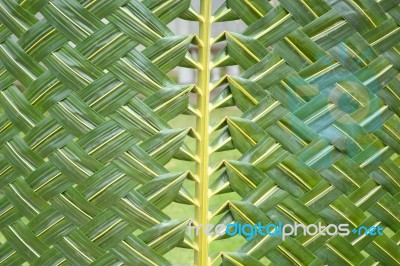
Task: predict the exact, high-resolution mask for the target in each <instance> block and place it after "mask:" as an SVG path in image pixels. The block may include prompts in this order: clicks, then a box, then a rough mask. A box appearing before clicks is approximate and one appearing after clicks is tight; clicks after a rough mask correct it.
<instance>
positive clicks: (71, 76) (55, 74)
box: [0, 0, 197, 265]
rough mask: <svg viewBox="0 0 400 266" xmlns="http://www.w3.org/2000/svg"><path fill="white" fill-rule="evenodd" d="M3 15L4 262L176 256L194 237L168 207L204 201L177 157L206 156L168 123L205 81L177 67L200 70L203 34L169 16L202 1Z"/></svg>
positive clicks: (89, 5)
mask: <svg viewBox="0 0 400 266" xmlns="http://www.w3.org/2000/svg"><path fill="white" fill-rule="evenodd" d="M39 12H40V14H41V15H40V14H39ZM0 14H1V19H0V36H1V37H0V38H1V41H0V58H1V63H0V104H1V108H0V126H1V129H0V189H1V193H0V206H1V208H0V209H1V210H0V229H1V242H2V244H1V245H0V264H4V263H6V264H10V263H11V264H23V263H24V262H28V263H29V264H31V265H43V264H44V265H55V264H70V265H88V264H96V265H110V263H111V264H121V263H125V264H133V265H170V264H173V263H171V262H169V261H168V260H167V259H165V258H164V257H163V255H164V254H166V253H167V252H169V251H171V250H173V249H176V248H189V249H191V248H193V247H194V245H193V243H192V241H191V240H190V237H188V236H186V234H185V230H186V226H187V223H188V221H183V220H182V219H180V217H174V216H172V217H170V216H168V215H167V214H166V213H165V212H164V211H163V209H165V208H166V207H168V206H169V205H170V204H171V203H173V202H175V203H180V204H188V205H192V204H194V203H195V199H194V198H193V196H192V195H191V193H190V192H189V191H188V190H187V189H185V188H184V186H183V184H184V182H185V181H186V180H191V181H193V180H194V177H193V175H192V174H191V173H190V172H189V171H185V172H174V171H171V170H169V169H168V168H167V167H165V166H166V165H167V164H168V163H169V162H170V161H171V160H172V159H178V160H180V159H183V160H186V161H192V160H194V159H195V155H193V154H192V152H191V151H190V149H189V147H188V146H187V144H186V143H185V140H186V139H187V138H188V137H193V136H195V134H194V133H193V130H192V129H190V128H182V129H174V128H172V127H171V126H170V125H169V124H168V122H169V120H171V119H173V118H175V117H176V116H179V115H181V114H183V113H191V111H190V110H189V109H193V107H190V106H189V94H190V93H191V92H192V91H193V90H194V88H195V86H194V85H193V84H186V85H179V84H176V83H175V82H174V81H173V79H172V78H171V77H169V76H168V74H169V72H171V71H172V70H174V69H175V68H176V67H178V66H183V65H189V66H190V67H194V68H196V67H197V66H196V62H195V61H194V60H193V58H194V57H193V56H192V55H191V54H190V53H189V51H188V50H189V46H190V45H191V44H192V43H194V41H193V40H194V37H195V36H194V35H179V36H175V35H174V34H173V33H172V31H171V30H170V29H169V28H168V27H167V26H166V24H168V23H169V22H171V21H173V20H175V19H177V18H178V17H179V16H183V17H185V16H186V17H190V16H194V15H195V13H194V11H193V9H192V8H191V7H190V1H169V2H168V3H164V1H111V2H110V1H80V2H78V1H74V0H71V1H58V0H56V1H50V2H49V1H47V2H45V1H24V2H21V3H20V4H18V3H17V2H15V1H8V0H7V1H1V2H0ZM38 18H40V19H39V20H38ZM141 46H143V47H141ZM189 217H190V216H188V218H189ZM3 237H4V238H5V239H4V240H3Z"/></svg>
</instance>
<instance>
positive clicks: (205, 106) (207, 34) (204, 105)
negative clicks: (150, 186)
mask: <svg viewBox="0 0 400 266" xmlns="http://www.w3.org/2000/svg"><path fill="white" fill-rule="evenodd" d="M200 13H201V14H200V15H201V21H200V34H199V39H200V43H199V64H200V69H199V75H198V77H199V78H198V82H197V84H198V85H197V86H198V88H199V90H198V99H197V104H198V106H197V108H198V109H199V114H200V115H199V116H198V117H197V121H196V130H197V133H198V135H199V136H200V137H199V139H198V140H197V143H196V151H197V155H198V158H199V160H198V162H197V163H196V173H197V175H198V177H199V181H198V183H197V184H196V198H197V199H198V203H199V204H198V206H197V207H196V220H197V222H198V223H199V224H208V223H209V217H208V203H209V193H208V190H209V171H208V166H209V155H210V154H209V141H210V140H209V116H210V108H209V100H210V99H209V96H210V85H209V84H210V68H211V60H210V59H211V58H210V53H211V49H210V48H211V21H212V20H211V1H208V0H203V1H201V6H200ZM208 245H209V239H208V236H207V235H206V234H205V233H204V232H200V234H199V235H198V236H196V250H195V265H198V266H203V265H204V266H205V265H209V264H210V262H209V258H208Z"/></svg>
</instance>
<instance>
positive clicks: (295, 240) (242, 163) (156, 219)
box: [0, 0, 400, 265]
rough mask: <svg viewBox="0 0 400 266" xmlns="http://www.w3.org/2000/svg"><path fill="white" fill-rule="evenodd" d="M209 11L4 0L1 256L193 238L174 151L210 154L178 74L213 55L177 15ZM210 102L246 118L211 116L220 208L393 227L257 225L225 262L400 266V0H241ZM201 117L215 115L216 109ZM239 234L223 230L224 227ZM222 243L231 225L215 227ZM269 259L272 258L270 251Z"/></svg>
mask: <svg viewBox="0 0 400 266" xmlns="http://www.w3.org/2000/svg"><path fill="white" fill-rule="evenodd" d="M178 17H180V18H183V19H187V20H194V21H196V20H199V19H201V18H200V16H199V15H198V14H197V13H196V11H194V10H193V9H192V8H190V1H189V0H187V1H186V0H170V1H164V0H145V1H138V0H131V1H127V0H116V1H106V0H94V1H87V0H80V1H77V0H67V1H62V0H53V1H49V0H43V1H42V0H40V1H30V0H27V1H14V0H0V22H1V23H2V24H1V25H0V58H1V63H0V103H1V107H2V109H3V110H2V113H0V147H1V149H0V189H1V191H2V194H1V199H0V206H1V209H0V229H1V233H2V234H3V235H4V237H5V239H6V240H5V242H4V243H2V244H1V246H0V264H1V265H21V264H23V263H24V262H28V263H30V264H32V265H88V264H93V265H122V264H125V265H169V264H170V262H169V261H168V260H167V259H166V258H164V257H163V255H164V254H165V253H167V252H168V251H170V250H171V249H174V248H178V247H184V248H196V246H195V245H194V244H193V243H192V240H191V239H190V238H189V237H188V236H187V235H185V230H186V226H187V221H183V220H176V219H174V217H169V216H168V215H166V214H165V213H164V212H163V209H164V208H165V207H166V206H167V205H169V204H170V203H171V202H173V201H175V202H179V203H182V204H189V205H190V204H196V199H195V198H193V196H191V195H190V193H189V192H188V191H187V190H186V189H185V187H184V186H183V183H184V181H185V180H189V181H190V182H192V181H194V182H196V180H197V178H198V177H197V176H196V175H195V174H193V173H191V172H190V171H186V172H179V173H174V172H169V171H168V169H167V167H165V165H166V164H167V163H168V162H170V161H171V159H173V158H174V159H178V160H182V161H196V160H197V161H198V160H199V159H198V158H197V157H196V154H193V152H192V151H191V150H190V148H189V147H188V145H186V142H185V139H186V137H187V136H188V137H190V138H199V136H198V134H197V132H196V131H195V130H193V129H191V128H185V129H174V128H171V126H170V125H169V124H168V121H169V120H171V119H172V118H174V117H176V116H178V115H181V114H182V115H183V114H184V115H190V116H192V117H193V118H194V117H196V116H200V115H201V114H199V113H198V109H197V106H195V105H193V106H192V104H190V103H189V94H196V93H199V92H198V91H197V87H196V86H195V85H192V84H189V85H179V84H176V82H175V81H174V80H173V79H172V78H170V77H169V76H168V73H169V72H170V71H171V70H172V69H174V68H176V67H177V66H183V67H190V68H198V67H199V65H198V63H197V62H196V60H195V57H193V56H192V55H191V54H190V53H189V52H188V49H189V46H190V45H191V44H192V45H194V46H195V45H200V44H201V40H198V38H197V37H196V36H194V35H190V36H176V35H175V34H174V33H173V32H172V31H171V30H170V29H169V28H168V26H167V25H168V23H169V22H171V21H173V20H174V19H177V18H178ZM213 18H214V22H220V21H231V20H239V19H240V20H242V21H243V22H244V23H245V24H247V26H248V27H247V28H246V29H245V30H244V31H243V32H241V33H233V32H223V33H221V34H220V35H219V36H218V37H216V38H215V39H214V40H213V41H214V43H219V42H225V43H226V49H222V50H221V51H220V52H219V53H218V54H217V55H216V56H215V57H214V59H213V64H212V66H213V67H216V68H217V67H222V66H230V65H239V66H240V67H241V69H243V72H242V73H241V74H240V75H239V76H225V77H223V78H222V79H220V80H218V81H216V82H214V83H213V84H212V89H213V91H214V92H213V94H212V96H213V97H212V99H211V103H210V108H211V109H212V110H216V109H219V108H225V107H229V106H236V107H237V108H239V109H240V111H241V112H242V116H241V117H232V116H229V113H227V115H228V116H227V117H226V118H224V119H223V120H221V121H220V122H219V123H216V124H215V125H212V127H211V130H210V131H211V132H210V134H211V133H212V134H215V135H217V136H219V137H218V138H216V141H215V142H214V143H212V146H211V147H210V153H214V152H215V153H216V152H220V151H226V150H233V149H237V150H238V151H239V152H240V153H241V154H242V155H241V157H240V158H238V159H237V160H223V161H222V162H220V163H218V164H217V165H215V166H212V167H210V168H211V170H210V174H215V175H216V177H215V182H214V183H213V184H212V185H211V187H210V200H211V201H212V200H213V197H212V196H216V195H218V194H223V193H228V192H234V193H236V194H237V195H239V196H240V198H241V200H233V201H229V202H226V203H225V204H223V205H222V206H220V207H219V208H217V209H216V210H212V212H211V214H210V216H211V217H219V215H222V218H221V220H222V221H224V222H225V223H226V222H231V221H238V222H242V223H257V222H258V221H261V222H262V223H268V222H277V221H282V222H286V223H293V222H298V223H303V224H311V223H318V222H321V223H322V224H329V223H335V224H339V223H349V224H350V225H351V226H352V227H359V226H367V227H369V226H372V225H380V226H382V227H384V228H385V230H384V235H383V236H372V235H370V236H361V237H359V236H356V235H350V236H348V237H342V236H337V235H336V236H330V235H328V234H327V235H325V236H322V235H318V236H303V235H300V236H297V237H290V238H288V239H287V240H285V241H282V240H281V239H280V238H279V237H278V238H276V237H268V236H257V237H255V238H254V239H252V240H251V241H248V242H246V244H244V245H243V246H242V247H240V248H239V249H238V250H236V251H235V252H224V251H223V250H222V251H221V252H220V253H218V254H210V256H211V262H215V263H222V264H223V265H258V264H260V265H262V263H263V262H265V261H268V262H269V263H271V264H272V265H292V264H295V265H323V264H329V265H376V264H382V265H400V259H399V258H400V248H399V245H400V218H399V217H398V215H399V213H400V204H399V202H400V174H399V173H400V170H399V166H400V157H399V154H400V133H399V131H400V119H399V114H400V98H399V97H400V79H399V77H400V76H399V71H400V44H399V41H400V4H399V3H398V1H396V0H381V1H375V0H366V1H361V0H354V1H351V0H337V1H334V0H326V1H320V0H301V1H297V0H280V1H279V4H278V5H275V4H274V5H272V4H269V3H268V1H263V0H256V1H247V0H227V1H226V3H224V5H223V6H221V7H220V8H219V9H218V10H217V11H216V13H215V15H214V17H213ZM203 115H204V114H203ZM225 237H226V236H225ZM213 240H215V241H218V240H217V239H213ZM260 260H263V262H260Z"/></svg>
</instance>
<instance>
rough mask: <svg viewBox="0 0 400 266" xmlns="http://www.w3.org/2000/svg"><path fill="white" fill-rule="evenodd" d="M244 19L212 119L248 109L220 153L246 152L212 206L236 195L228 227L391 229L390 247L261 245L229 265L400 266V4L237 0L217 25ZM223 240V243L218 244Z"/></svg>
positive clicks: (299, 241) (346, 240)
mask: <svg viewBox="0 0 400 266" xmlns="http://www.w3.org/2000/svg"><path fill="white" fill-rule="evenodd" d="M231 20H242V21H243V22H244V23H245V24H246V25H247V27H246V29H245V30H244V31H242V32H240V33H236V32H223V33H221V34H220V35H219V36H218V37H217V38H215V39H214V42H215V43H219V42H224V43H226V47H225V49H222V50H221V51H220V52H219V53H218V54H217V55H216V56H215V57H214V59H213V66H214V67H221V66H230V65H239V66H240V67H241V68H242V69H243V71H242V73H241V74H240V75H238V76H229V75H227V76H224V77H223V78H221V79H220V80H218V81H217V82H215V83H214V86H213V89H214V90H215V91H216V92H218V93H216V96H215V97H214V98H213V99H212V109H217V108H222V107H227V106H237V107H238V108H239V109H240V110H241V111H242V113H243V114H242V115H241V116H240V117H230V116H228V117H226V118H224V119H223V120H222V121H220V122H218V123H217V124H216V126H215V129H223V132H222V133H220V135H219V136H220V137H218V138H217V141H215V143H214V145H213V146H212V149H211V150H212V151H214V152H219V151H225V150H231V149H234V148H236V149H238V150H239V151H240V153H241V156H240V157H239V158H238V159H237V160H224V161H222V162H221V163H220V164H217V165H216V167H215V170H214V172H215V171H217V170H221V171H222V173H221V174H220V175H219V176H218V178H217V180H216V181H215V183H214V184H212V185H211V190H212V193H211V194H212V195H216V194H220V193H227V192H230V191H234V192H236V193H237V194H239V195H240V196H241V200H234V201H228V202H226V203H224V204H223V205H221V206H220V207H219V208H217V210H216V211H215V212H214V213H213V214H212V217H215V216H217V215H220V214H224V216H223V217H222V218H221V220H220V222H218V223H221V222H225V223H227V222H232V221H237V222H239V223H242V224H243V223H250V224H257V222H259V221H261V223H262V224H268V223H274V224H277V223H278V222H283V223H290V224H293V223H295V222H297V223H301V224H306V225H308V224H318V223H322V225H327V224H341V223H347V224H349V225H350V228H357V227H360V226H366V227H370V226H372V225H375V226H377V225H379V226H381V227H383V228H385V230H384V234H383V235H382V236H377V235H375V236H372V235H368V236H357V235H350V236H339V235H335V236H330V235H327V234H325V235H316V236H311V235H308V236H304V235H302V234H300V235H298V236H296V237H291V238H288V239H286V240H285V241H282V240H281V239H280V238H279V237H271V236H269V235H266V236H262V235H257V236H256V237H254V238H253V239H252V240H250V241H248V242H246V243H245V244H244V245H242V246H241V247H240V248H238V249H237V250H236V251H235V252H224V250H221V253H219V254H218V255H216V256H214V257H212V262H218V261H219V262H221V261H222V264H223V265H233V264H234V265H258V264H260V265H262V264H272V265H377V264H381V265H400V218H399V217H400V204H399V203H400V169H399V166H400V157H399V154H400V133H399V132H400V119H399V115H400V108H399V107H400V97H399V96H400V74H399V71H400V5H399V2H398V1H391V0H388V1H374V0H368V1H360V0H338V1H334V0H332V1H331V0H326V1H319V0H301V1H295V0H280V1H279V3H272V4H269V3H268V2H267V1H243V0H227V1H226V2H225V3H224V4H223V5H222V6H221V7H220V8H219V9H218V10H217V11H216V12H215V14H214V21H215V22H221V21H231ZM216 239H217V238H216Z"/></svg>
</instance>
